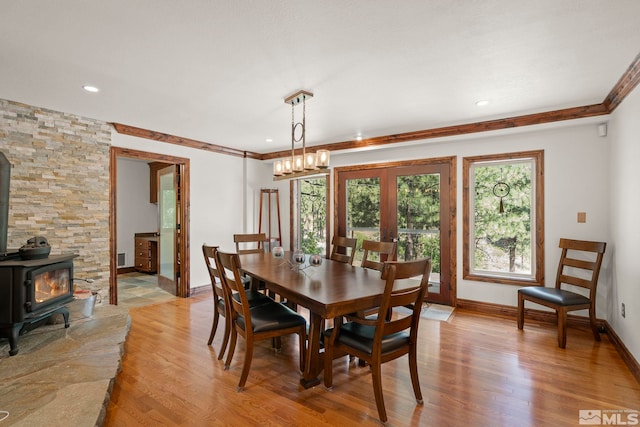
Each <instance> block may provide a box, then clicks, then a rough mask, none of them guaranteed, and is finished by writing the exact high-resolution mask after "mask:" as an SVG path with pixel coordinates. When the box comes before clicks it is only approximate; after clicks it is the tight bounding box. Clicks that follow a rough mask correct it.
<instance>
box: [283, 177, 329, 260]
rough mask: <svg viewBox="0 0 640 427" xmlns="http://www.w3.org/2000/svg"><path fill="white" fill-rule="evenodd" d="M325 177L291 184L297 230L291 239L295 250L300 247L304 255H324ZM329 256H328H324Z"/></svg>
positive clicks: (306, 179)
mask: <svg viewBox="0 0 640 427" xmlns="http://www.w3.org/2000/svg"><path fill="white" fill-rule="evenodd" d="M327 181H328V180H327V177H326V176H320V177H309V178H301V179H299V180H294V181H292V184H291V191H292V199H291V200H296V199H297V201H298V203H294V204H293V206H295V207H296V208H297V209H295V208H294V209H295V210H296V212H294V215H293V218H294V219H295V224H296V225H295V226H293V227H291V230H292V231H293V230H294V229H295V230H297V233H296V234H295V235H293V236H292V239H291V241H292V242H294V245H293V247H294V248H298V247H299V248H300V249H301V250H302V251H303V252H305V253H307V254H324V255H326V254H327V240H328V232H327V231H328V227H329V224H328V222H327V218H328V217H329V215H328V214H327V212H328V210H329V204H328V200H329V197H328V193H329V188H328V186H327ZM326 256H328V255H326Z"/></svg>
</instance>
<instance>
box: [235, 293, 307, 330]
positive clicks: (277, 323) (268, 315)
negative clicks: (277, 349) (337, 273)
mask: <svg viewBox="0 0 640 427" xmlns="http://www.w3.org/2000/svg"><path fill="white" fill-rule="evenodd" d="M251 322H252V325H253V332H254V333H258V332H267V331H273V330H276V329H286V328H293V327H295V326H301V325H306V324H307V321H306V320H305V318H304V317H302V316H300V315H299V314H298V313H296V312H295V311H293V310H291V309H290V308H289V307H287V306H285V305H282V304H280V303H277V302H275V301H273V300H271V302H270V303H267V304H262V305H259V306H256V307H252V308H251ZM238 325H240V327H241V328H242V329H244V327H245V326H244V317H242V316H238Z"/></svg>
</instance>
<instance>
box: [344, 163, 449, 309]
mask: <svg viewBox="0 0 640 427" xmlns="http://www.w3.org/2000/svg"><path fill="white" fill-rule="evenodd" d="M449 169H450V168H449V164H448V163H435V164H421V165H410V166H393V167H384V168H371V169H362V170H354V171H338V172H337V173H336V175H337V197H338V199H337V203H336V208H337V215H338V220H337V233H338V234H340V235H344V236H348V237H356V238H358V239H359V240H361V239H371V240H381V241H396V242H397V243H398V260H400V261H409V260H413V259H417V258H423V257H427V256H428V257H430V258H431V260H432V272H431V276H430V280H429V291H428V297H427V300H428V301H432V302H439V303H444V304H451V303H452V302H453V301H452V298H451V292H450V288H451V274H452V272H451V271H450V261H451V260H450V256H451V255H450V254H451V251H450V248H449V235H450V220H449V218H450V215H449V213H450V209H451V206H450V204H451V201H450V197H449V194H450V192H449V185H450V184H449V182H450V170H449ZM356 263H357V261H354V264H356Z"/></svg>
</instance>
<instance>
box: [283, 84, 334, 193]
mask: <svg viewBox="0 0 640 427" xmlns="http://www.w3.org/2000/svg"><path fill="white" fill-rule="evenodd" d="M311 98H313V94H312V93H311V92H307V91H304V90H300V91H298V92H296V93H294V94H293V95H291V96H289V97H287V98H285V100H284V102H285V103H286V104H291V156H290V157H286V158H284V159H281V160H276V162H275V163H274V164H273V180H274V181H278V180H282V179H295V178H300V177H303V176H309V175H317V174H321V173H322V174H328V173H329V172H328V171H327V169H328V168H329V150H317V151H315V152H307V148H306V133H307V132H306V122H305V120H306V117H305V116H306V101H307V99H311ZM300 104H302V121H299V122H297V123H296V120H295V109H296V106H297V105H300ZM300 143H302V150H299V151H298V154H296V149H295V144H300Z"/></svg>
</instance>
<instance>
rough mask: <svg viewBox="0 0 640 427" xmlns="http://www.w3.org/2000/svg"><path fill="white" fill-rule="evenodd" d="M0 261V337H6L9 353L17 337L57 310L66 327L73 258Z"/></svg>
mask: <svg viewBox="0 0 640 427" xmlns="http://www.w3.org/2000/svg"><path fill="white" fill-rule="evenodd" d="M76 256H77V255H74V254H68V255H51V256H48V257H47V258H42V259H32V260H23V259H20V257H18V258H17V259H14V260H5V261H0V337H1V338H8V339H9V346H10V350H9V354H10V355H11V356H13V355H15V354H17V353H18V336H19V335H22V334H24V333H26V332H28V331H30V330H32V329H34V328H35V327H37V326H39V325H41V324H43V323H44V322H45V321H46V320H47V319H48V318H49V317H51V315H53V314H55V313H61V314H62V316H63V317H64V326H65V328H68V327H69V311H68V310H67V308H66V307H65V304H67V303H68V302H70V301H72V300H73V258H75V257H76Z"/></svg>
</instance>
